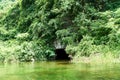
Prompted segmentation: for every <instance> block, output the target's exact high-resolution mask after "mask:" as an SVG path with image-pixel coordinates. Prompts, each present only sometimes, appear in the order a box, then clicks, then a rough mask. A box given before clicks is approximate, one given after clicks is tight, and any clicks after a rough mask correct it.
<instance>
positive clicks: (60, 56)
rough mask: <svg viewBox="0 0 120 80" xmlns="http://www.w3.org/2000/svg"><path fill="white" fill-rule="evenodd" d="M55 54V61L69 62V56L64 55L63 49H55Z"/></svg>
mask: <svg viewBox="0 0 120 80" xmlns="http://www.w3.org/2000/svg"><path fill="white" fill-rule="evenodd" d="M55 54H56V58H55V60H70V58H69V55H68V54H67V53H66V51H65V49H56V50H55Z"/></svg>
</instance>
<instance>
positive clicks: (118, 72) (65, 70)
mask: <svg viewBox="0 0 120 80" xmlns="http://www.w3.org/2000/svg"><path fill="white" fill-rule="evenodd" d="M0 80H120V64H110V63H109V64H90V63H81V64H80V63H79V64H73V63H70V62H65V61H59V62H36V63H15V64H10V63H9V64H8V63H5V64H0Z"/></svg>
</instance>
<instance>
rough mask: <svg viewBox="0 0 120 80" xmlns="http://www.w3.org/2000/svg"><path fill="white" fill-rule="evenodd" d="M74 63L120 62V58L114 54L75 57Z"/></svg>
mask: <svg viewBox="0 0 120 80" xmlns="http://www.w3.org/2000/svg"><path fill="white" fill-rule="evenodd" d="M71 62H72V63H93V64H101V63H120V58H114V57H113V56H107V57H105V56H97V57H85V56H83V57H79V58H78V57H75V58H74V59H73V60H71Z"/></svg>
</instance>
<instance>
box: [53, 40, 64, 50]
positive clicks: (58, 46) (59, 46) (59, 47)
mask: <svg viewBox="0 0 120 80" xmlns="http://www.w3.org/2000/svg"><path fill="white" fill-rule="evenodd" d="M54 47H55V48H56V49H65V47H66V46H65V45H64V44H62V43H61V41H60V40H56V41H54Z"/></svg>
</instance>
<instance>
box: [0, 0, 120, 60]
mask: <svg viewBox="0 0 120 80" xmlns="http://www.w3.org/2000/svg"><path fill="white" fill-rule="evenodd" d="M4 1H6V2H5V3H6V4H5V3H4ZM7 4H9V5H10V6H11V7H9V9H8V11H6V9H5V8H6V5H7ZM0 9H1V10H0V43H1V45H0V60H1V61H10V60H12V61H13V60H15V61H30V60H32V59H35V60H47V59H48V58H49V57H50V56H52V55H54V50H55V47H54V45H53V44H54V41H56V40H59V41H60V42H61V43H62V44H64V45H66V49H65V50H66V52H67V53H68V54H71V55H73V56H74V57H73V60H74V59H79V58H80V57H82V56H86V57H90V56H92V55H94V54H99V55H102V56H104V57H107V56H111V57H113V58H119V56H120V55H119V54H120V50H119V49H120V1H119V0H19V1H16V0H0ZM4 11H5V12H4ZM3 12H4V14H2V13H3Z"/></svg>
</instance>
